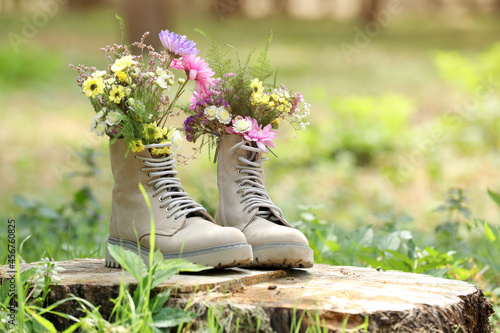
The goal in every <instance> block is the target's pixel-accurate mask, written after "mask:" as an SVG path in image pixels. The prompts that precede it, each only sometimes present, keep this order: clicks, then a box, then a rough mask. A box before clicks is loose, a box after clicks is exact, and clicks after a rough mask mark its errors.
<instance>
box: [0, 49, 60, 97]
mask: <svg viewBox="0 0 500 333" xmlns="http://www.w3.org/2000/svg"><path fill="white" fill-rule="evenodd" d="M60 63H61V57H60V55H59V54H58V53H56V52H47V51H43V50H39V49H34V48H30V49H26V50H23V51H22V52H16V51H15V50H14V49H13V48H11V47H2V52H0V87H2V89H5V90H7V91H10V90H11V89H15V88H23V89H26V88H28V87H31V86H33V85H47V84H48V83H51V82H52V81H53V79H55V78H57V77H58V75H59V73H60V72H61V69H60Z"/></svg>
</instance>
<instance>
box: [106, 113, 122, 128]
mask: <svg viewBox="0 0 500 333" xmlns="http://www.w3.org/2000/svg"><path fill="white" fill-rule="evenodd" d="M121 120H122V115H121V113H120V112H118V111H111V112H109V113H108V114H107V115H106V124H108V125H109V126H113V125H116V124H118V123H119V122H120V121H121Z"/></svg>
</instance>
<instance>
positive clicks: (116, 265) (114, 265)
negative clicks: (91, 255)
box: [104, 242, 122, 268]
mask: <svg viewBox="0 0 500 333" xmlns="http://www.w3.org/2000/svg"><path fill="white" fill-rule="evenodd" d="M104 260H105V265H106V267H110V268H121V267H122V266H120V264H119V263H118V262H116V260H115V259H114V258H113V257H112V256H111V254H110V253H109V251H108V242H106V254H105V259H104Z"/></svg>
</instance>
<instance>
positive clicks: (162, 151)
mask: <svg viewBox="0 0 500 333" xmlns="http://www.w3.org/2000/svg"><path fill="white" fill-rule="evenodd" d="M160 143H161V144H167V143H168V142H167V141H162V142H160ZM170 153H171V150H170V145H168V146H164V147H156V148H153V149H151V154H153V155H170Z"/></svg>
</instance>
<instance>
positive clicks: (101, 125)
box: [95, 121, 108, 136]
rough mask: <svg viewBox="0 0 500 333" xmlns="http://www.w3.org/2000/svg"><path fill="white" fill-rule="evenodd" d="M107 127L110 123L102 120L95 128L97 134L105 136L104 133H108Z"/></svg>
mask: <svg viewBox="0 0 500 333" xmlns="http://www.w3.org/2000/svg"><path fill="white" fill-rule="evenodd" d="M107 129H108V125H106V123H105V122H104V121H100V122H99V123H98V124H97V126H96V128H95V134H96V135H97V136H104V134H106V130H107Z"/></svg>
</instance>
